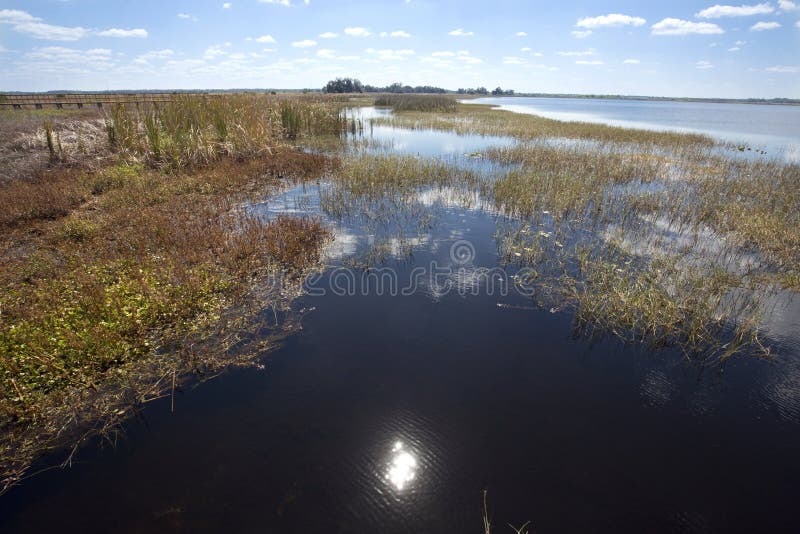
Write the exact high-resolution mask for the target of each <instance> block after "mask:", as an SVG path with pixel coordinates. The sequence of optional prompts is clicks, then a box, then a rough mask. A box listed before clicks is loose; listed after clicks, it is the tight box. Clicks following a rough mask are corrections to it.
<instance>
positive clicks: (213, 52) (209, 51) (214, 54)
mask: <svg viewBox="0 0 800 534" xmlns="http://www.w3.org/2000/svg"><path fill="white" fill-rule="evenodd" d="M227 46H228V43H225V44H224V45H211V46H209V47H208V48H206V51H205V53H204V54H203V59H216V58H218V57H220V56H224V55H227V54H228V53H227V52H226V51H225V50H223V48H224V47H227Z"/></svg>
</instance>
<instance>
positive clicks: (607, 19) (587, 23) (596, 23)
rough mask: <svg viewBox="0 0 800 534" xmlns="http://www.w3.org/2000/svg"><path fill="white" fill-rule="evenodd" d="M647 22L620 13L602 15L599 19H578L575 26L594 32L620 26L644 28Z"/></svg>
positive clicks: (640, 18)
mask: <svg viewBox="0 0 800 534" xmlns="http://www.w3.org/2000/svg"><path fill="white" fill-rule="evenodd" d="M646 22H647V21H646V20H645V19H643V18H642V17H631V16H630V15H621V14H619V13H611V14H608V15H600V16H599V17H584V18H582V19H578V22H577V23H576V24H575V25H576V26H577V27H579V28H586V29H589V30H594V29H597V28H606V27H609V28H615V27H620V26H644V24H645V23H646Z"/></svg>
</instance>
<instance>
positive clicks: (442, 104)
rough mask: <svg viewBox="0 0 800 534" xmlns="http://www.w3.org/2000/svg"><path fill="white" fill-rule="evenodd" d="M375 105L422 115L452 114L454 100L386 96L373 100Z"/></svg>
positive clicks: (449, 98)
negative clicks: (418, 112)
mask: <svg viewBox="0 0 800 534" xmlns="http://www.w3.org/2000/svg"><path fill="white" fill-rule="evenodd" d="M375 105H376V106H379V107H389V108H392V109H393V110H394V111H420V112H423V113H432V112H441V113H450V112H454V111H455V110H456V107H457V103H456V100H455V99H454V98H452V97H450V96H445V95H413V94H388V95H381V96H379V97H377V98H376V99H375Z"/></svg>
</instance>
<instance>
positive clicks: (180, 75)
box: [0, 0, 800, 98]
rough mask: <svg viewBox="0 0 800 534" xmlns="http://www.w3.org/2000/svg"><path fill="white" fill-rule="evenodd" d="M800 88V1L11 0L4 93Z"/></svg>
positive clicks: (787, 91)
mask: <svg viewBox="0 0 800 534" xmlns="http://www.w3.org/2000/svg"><path fill="white" fill-rule="evenodd" d="M337 76H354V77H357V78H359V79H361V80H362V81H363V82H364V83H369V84H373V85H385V84H389V83H392V82H395V81H401V82H403V83H408V84H412V85H417V84H431V85H438V86H442V87H447V88H450V89H456V88H458V87H473V86H479V85H483V86H486V87H488V88H490V89H491V88H494V87H496V86H498V85H499V86H502V87H504V88H513V89H515V90H517V91H536V92H558V93H615V94H639V95H663V96H696V97H714V96H719V97H733V98H741V97H766V98H771V97H792V98H800V0H796V1H794V2H792V1H787V0H776V1H772V2H762V3H759V2H750V3H747V4H741V3H740V1H737V2H734V3H731V4H729V5H726V4H724V3H723V4H722V5H719V4H717V3H715V2H713V1H700V2H696V1H694V2H690V1H684V0H677V1H673V2H642V1H636V2H633V1H621V2H611V1H592V2H589V1H584V2H574V1H568V0H562V1H559V2H552V1H547V2H538V1H503V0H497V1H495V2H477V1H472V0H462V1H432V0H427V1H426V0H410V1H407V0H389V1H371V2H369V1H356V0H352V1H348V0H306V1H304V0H230V1H229V2H223V1H221V0H220V1H189V0H160V1H154V0H135V1H133V0H130V1H115V0H24V1H5V0H0V90H52V89H84V90H108V89H124V88H130V89H139V88H165V89H166V88H176V89H191V88H244V87H259V88H263V87H274V88H301V87H320V86H322V85H324V83H325V82H326V81H327V80H329V79H331V78H334V77H337Z"/></svg>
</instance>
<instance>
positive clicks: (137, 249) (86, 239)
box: [0, 97, 340, 492]
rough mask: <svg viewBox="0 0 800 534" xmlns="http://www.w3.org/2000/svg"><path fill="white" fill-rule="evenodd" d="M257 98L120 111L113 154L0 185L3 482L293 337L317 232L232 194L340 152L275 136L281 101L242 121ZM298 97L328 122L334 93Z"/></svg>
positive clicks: (316, 165) (297, 174)
mask: <svg viewBox="0 0 800 534" xmlns="http://www.w3.org/2000/svg"><path fill="white" fill-rule="evenodd" d="M259 104H260V101H259V100H258V99H257V98H254V99H252V100H251V99H249V98H246V99H238V98H236V97H232V98H231V99H230V102H224V101H222V102H220V103H219V104H218V105H217V106H210V107H209V108H207V109H203V106H202V105H200V103H199V102H194V101H191V99H187V101H179V102H175V103H174V105H167V106H163V107H161V108H159V109H155V108H154V109H147V110H145V109H139V110H137V109H134V108H129V109H123V108H115V109H113V110H112V111H111V113H110V115H109V118H108V121H109V122H108V128H109V131H108V135H109V142H111V143H113V147H114V150H115V151H116V159H115V160H114V161H108V160H103V161H102V163H103V164H101V165H100V166H98V167H94V166H93V167H89V166H82V165H75V166H74V167H72V166H61V165H59V164H52V165H50V166H49V167H45V168H40V169H38V170H36V171H35V172H33V174H32V175H30V176H28V177H24V178H23V177H21V178H20V179H17V180H13V181H10V182H7V183H4V184H2V186H0V211H2V217H0V227H2V228H3V239H2V240H0V247H2V251H3V252H2V255H0V287H2V292H0V294H2V297H1V298H0V308H1V309H2V314H3V315H2V317H3V322H2V324H0V392H2V393H1V394H0V430H1V431H0V480H2V482H1V483H0V492H2V491H4V489H7V488H8V487H10V486H11V485H13V484H14V483H16V482H17V481H19V480H20V478H21V477H22V476H24V473H25V472H26V470H27V468H28V466H29V465H30V463H31V462H32V461H33V460H34V459H35V458H36V457H37V456H38V455H40V454H41V453H42V452H44V451H47V450H53V449H55V448H59V447H63V446H65V445H67V446H72V445H73V444H75V443H76V442H78V441H79V440H80V439H81V438H82V437H83V436H86V435H93V434H97V433H103V432H106V431H108V430H109V429H111V428H113V427H114V425H116V424H118V422H119V421H121V420H122V419H123V418H125V417H126V416H127V415H128V414H129V413H130V410H131V409H133V408H134V407H136V406H137V405H139V404H141V403H143V402H147V401H148V400H149V399H152V398H158V397H159V396H161V395H163V394H164V392H165V390H166V391H168V390H169V389H170V388H174V387H175V384H176V382H177V383H178V384H180V383H181V382H182V381H184V380H186V377H188V376H189V375H190V373H191V372H192V371H202V372H204V371H203V370H213V369H221V368H223V367H225V366H227V365H231V364H249V363H251V362H252V361H253V358H254V356H256V355H258V354H259V353H261V352H262V351H264V350H269V349H270V348H271V347H272V346H273V345H274V344H275V343H276V342H277V341H278V340H279V339H280V338H281V337H282V336H285V335H287V334H288V333H289V332H291V331H293V329H294V327H295V326H296V324H297V323H296V322H295V321H294V320H293V319H292V315H293V312H292V309H291V303H292V300H293V299H294V298H295V296H296V295H297V294H298V293H299V291H300V290H301V283H302V278H303V274H304V273H307V272H309V271H310V270H313V269H316V268H317V266H318V264H319V261H320V252H321V250H322V248H323V246H324V244H325V243H326V242H327V241H328V239H329V238H330V232H329V230H327V229H326V228H325V227H324V226H323V224H322V223H321V222H320V221H319V220H316V219H313V218H305V217H280V218H278V219H275V220H262V219H259V218H257V217H253V216H249V215H247V214H245V213H244V212H243V211H242V210H241V209H240V206H241V204H242V203H243V202H244V201H246V200H247V199H248V198H252V197H254V196H255V197H257V198H258V197H260V196H262V195H265V194H269V191H270V190H271V189H272V188H274V187H275V186H276V185H277V184H278V183H279V180H281V179H291V180H303V179H309V178H311V177H318V176H320V175H322V174H324V173H326V172H328V171H329V170H331V169H333V168H335V167H336V166H337V162H336V160H335V159H332V158H329V157H326V156H323V155H319V154H306V153H303V152H299V151H297V150H296V149H293V148H292V147H290V146H288V145H287V143H286V140H287V135H286V133H285V132H284V129H283V128H284V127H283V125H282V124H281V122H280V118H279V116H278V114H277V109H279V108H278V107H277V106H278V104H277V103H276V104H275V106H273V107H269V105H268V106H267V110H268V111H269V112H274V115H269V117H268V118H273V117H274V118H275V121H274V122H268V121H266V122H260V119H261V118H264V116H257V117H255V118H252V117H251V118H252V119H253V122H251V123H248V122H247V120H248V119H247V117H244V115H243V113H244V111H254V112H255V111H256V107H258V105H259ZM248 106H251V107H248ZM323 107H329V112H328V111H325V112H323V111H320V110H321V108H323ZM297 109H298V110H299V113H300V116H301V117H305V118H304V119H303V120H307V121H312V122H313V121H314V118H313V117H324V116H327V117H331V120H332V121H334V122H332V123H331V124H339V122H338V121H339V117H340V113H339V106H338V105H334V104H328V103H325V102H313V101H310V102H305V101H303V102H299V103H297ZM270 110H271V111H270ZM262 111H263V110H262ZM268 111H263V112H264V113H267V112H268ZM193 113H194V114H195V115H192V114H193ZM214 113H217V114H216V115H215V114H214ZM181 114H185V115H184V116H183V117H179V115H181ZM214 117H217V119H219V117H222V118H223V119H224V120H217V121H216V122H214ZM240 118H241V119H242V120H238V119H240ZM206 119H208V121H207V122H204V121H206ZM325 127H326V126H325V125H324V124H317V125H316V126H315V128H317V129H322V128H325ZM305 128H306V126H304V125H301V135H310V134H309V133H308V130H306V129H305ZM314 131H318V130H314ZM236 132H238V133H236ZM262 133H266V134H268V135H267V136H266V137H265V138H263V139H262V138H258V136H259V135H260V134H262ZM212 136H213V140H210V139H211V138H212ZM51 138H52V139H53V142H54V143H55V144H54V149H55V150H56V151H57V153H58V151H59V149H58V148H57V146H58V137H57V136H52V135H51ZM229 143H230V144H229ZM226 147H227V148H226ZM267 148H268V150H267ZM262 149H263V150H262ZM170 162H173V163H174V165H172V164H170ZM53 163H59V162H53ZM162 169H166V170H169V171H170V172H169V173H164V172H163V171H162ZM265 310H270V313H268V314H264V311H265ZM256 332H257V333H258V336H256V335H255V333H256ZM166 376H171V377H172V378H171V379H165V377H166Z"/></svg>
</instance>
